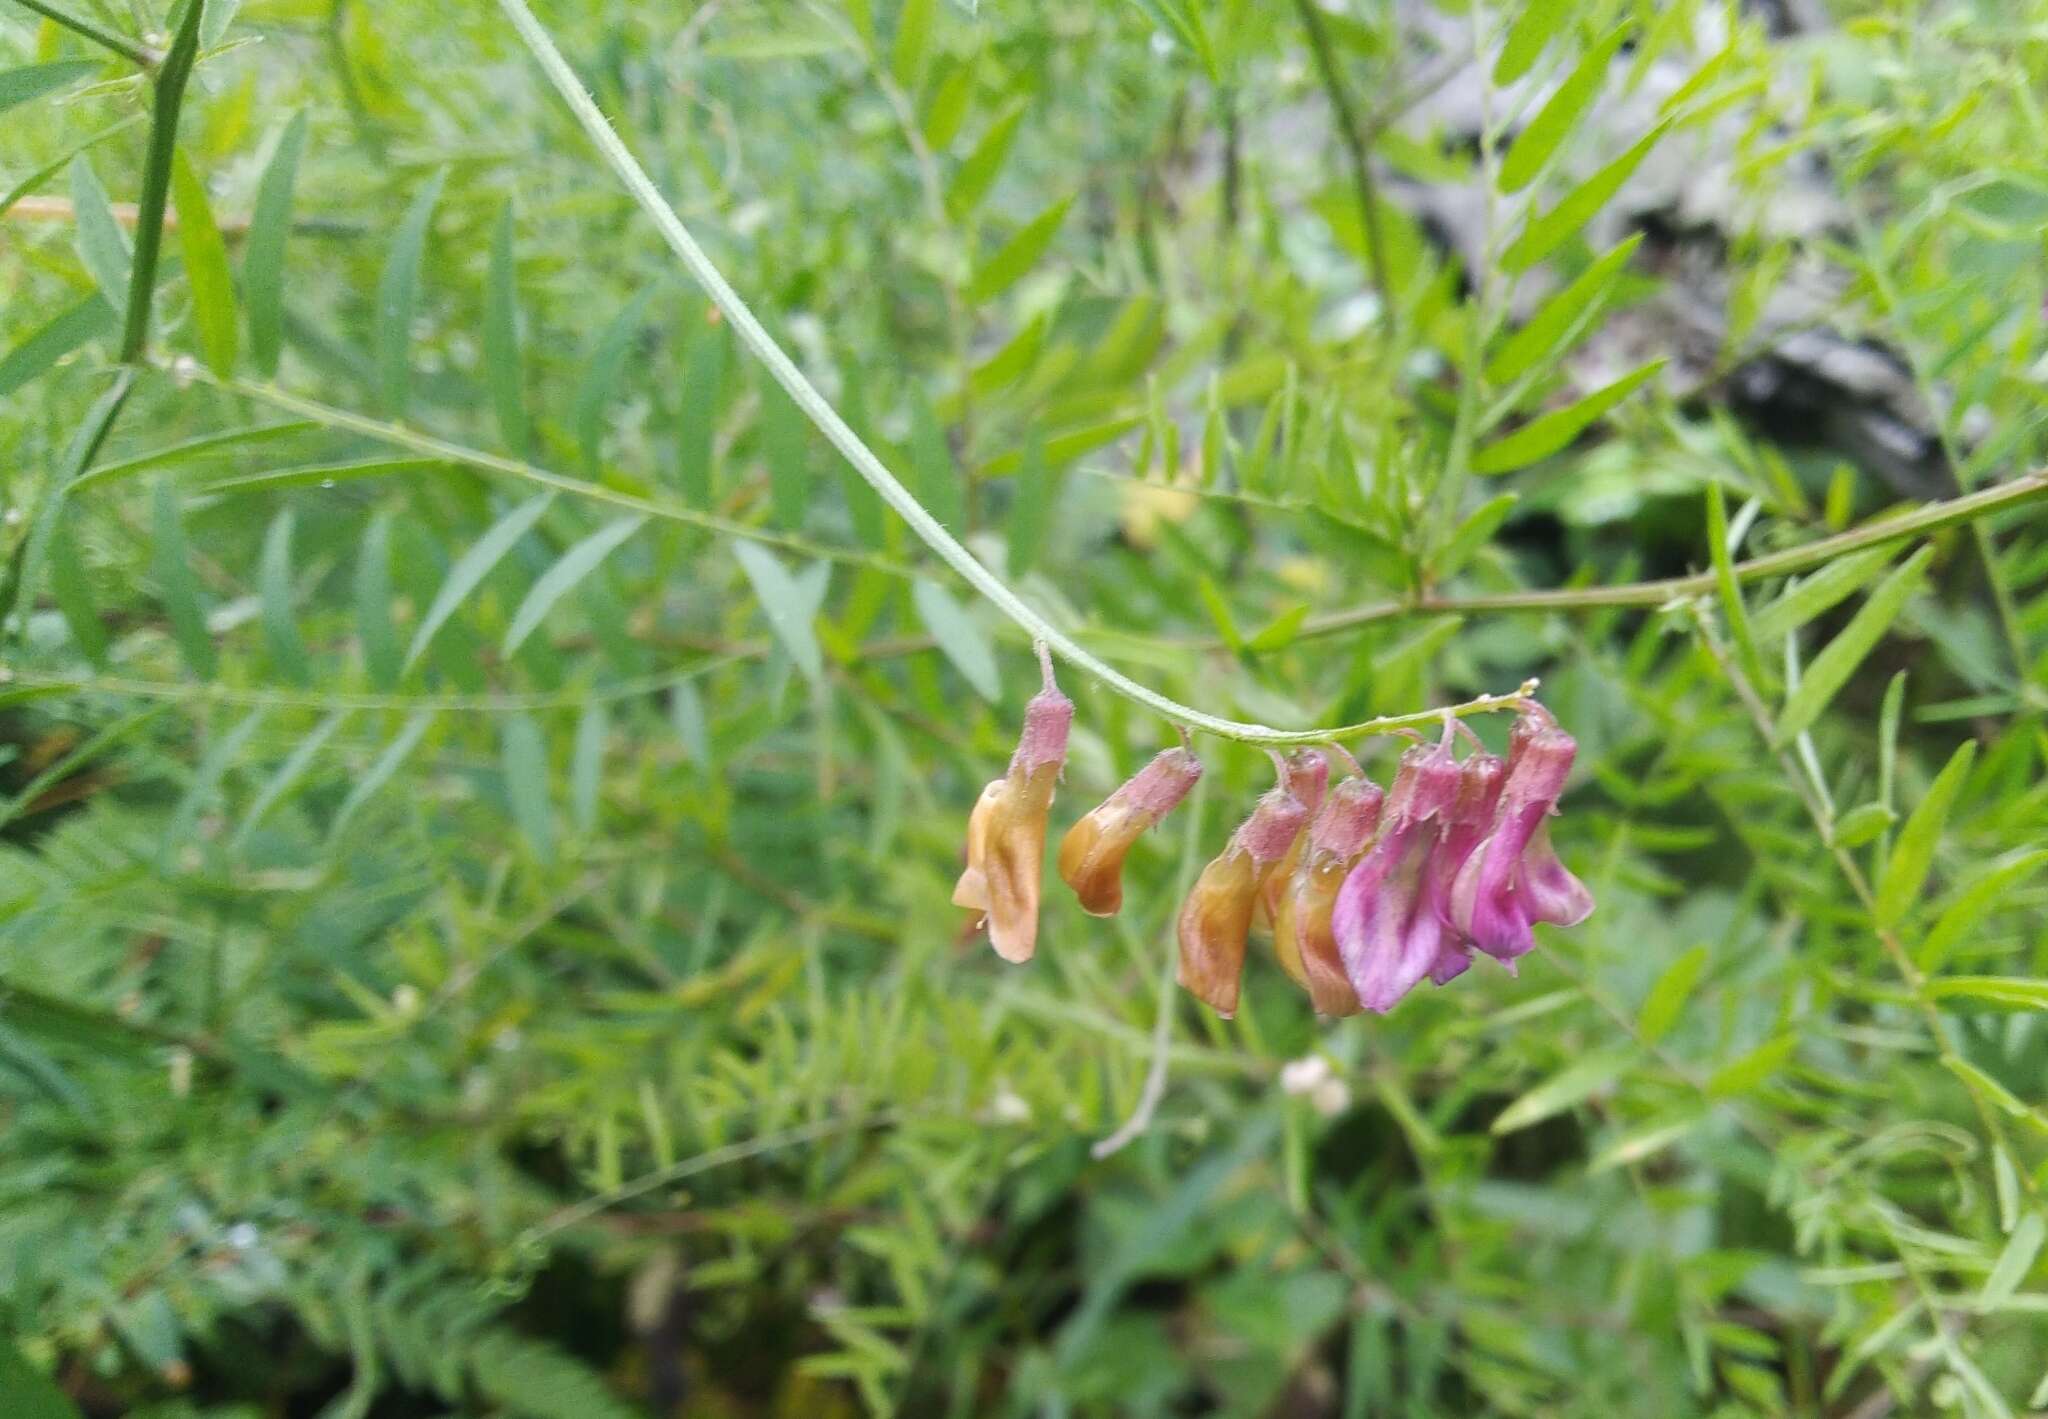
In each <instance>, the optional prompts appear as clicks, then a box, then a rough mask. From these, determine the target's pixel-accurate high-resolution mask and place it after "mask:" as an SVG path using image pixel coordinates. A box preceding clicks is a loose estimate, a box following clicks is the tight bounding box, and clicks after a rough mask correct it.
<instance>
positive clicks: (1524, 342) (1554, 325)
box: [1486, 232, 1643, 385]
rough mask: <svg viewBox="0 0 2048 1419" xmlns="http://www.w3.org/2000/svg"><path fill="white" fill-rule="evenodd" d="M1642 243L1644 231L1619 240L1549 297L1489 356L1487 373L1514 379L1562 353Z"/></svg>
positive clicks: (1493, 377)
mask: <svg viewBox="0 0 2048 1419" xmlns="http://www.w3.org/2000/svg"><path fill="white" fill-rule="evenodd" d="M1642 244H1643V238H1642V234H1641V233H1640V232H1638V233H1637V234H1636V235H1634V236H1631V237H1629V238H1628V239H1627V240H1625V241H1622V242H1618V243H1617V244H1616V245H1615V246H1614V247H1613V249H1612V250H1610V251H1608V252H1606V253H1605V254H1603V255H1602V256H1601V257H1600V258H1599V259H1598V260H1597V261H1595V262H1593V264H1592V265H1590V266H1588V267H1587V268H1586V269H1585V270H1584V271H1581V272H1580V273H1579V274H1578V276H1577V278H1576V279H1574V280H1573V281H1572V283H1571V284H1570V285H1568V286H1566V287H1565V288H1564V289H1563V290H1561V291H1559V292H1558V293H1557V294H1556V295H1554V296H1552V297H1551V298H1550V299H1549V300H1547V301H1545V302H1544V303H1543V305H1542V306H1541V308H1539V309H1538V310H1537V312H1536V313H1535V314H1534V315H1532V316H1530V317H1529V319H1528V322H1527V323H1526V324H1524V325H1523V326H1522V328H1521V329H1519V330H1517V331H1515V333H1514V334H1512V335H1510V336H1508V338H1507V339H1506V340H1504V341H1502V342H1501V346H1500V348H1499V349H1498V350H1497V351H1495V352H1494V355H1493V358H1492V359H1490V360H1488V361H1487V365H1486V377H1487V379H1489V380H1490V381H1492V382H1493V383H1495V384H1503V385H1504V384H1512V383H1513V382H1514V381H1515V380H1517V379H1520V378H1521V377H1522V376H1523V375H1524V374H1527V373H1528V372H1529V371H1530V370H1532V369H1535V368H1536V366H1537V365H1538V364H1540V363H1542V362H1543V361H1544V360H1545V359H1547V358H1549V357H1551V356H1553V355H1555V354H1558V353H1561V352H1562V351H1563V350H1565V349H1566V348H1568V347H1569V345H1570V344H1571V343H1572V342H1573V341H1574V340H1576V339H1577V338H1578V336H1579V335H1580V334H1582V333H1583V332H1584V330H1585V329H1586V328H1587V327H1588V326H1590V325H1591V324H1592V318H1593V316H1594V315H1596V314H1597V313H1598V312H1599V311H1600V309H1601V308H1602V307H1603V306H1605V305H1606V304H1607V300H1608V297H1610V296H1611V295H1613V294H1614V288H1615V287H1616V286H1617V285H1618V284H1620V280H1621V276H1622V273H1623V272H1625V271H1626V270H1627V269H1628V261H1629V258H1630V257H1631V256H1633V255H1635V250H1636V248H1637V247H1639V246H1641V245H1642Z"/></svg>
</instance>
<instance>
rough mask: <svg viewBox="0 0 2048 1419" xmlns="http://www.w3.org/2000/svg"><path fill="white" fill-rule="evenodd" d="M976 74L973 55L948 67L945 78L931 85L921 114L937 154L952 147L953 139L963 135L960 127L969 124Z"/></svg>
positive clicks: (920, 120)
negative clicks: (968, 116) (967, 122)
mask: <svg viewBox="0 0 2048 1419" xmlns="http://www.w3.org/2000/svg"><path fill="white" fill-rule="evenodd" d="M974 71H975V57H974V56H973V55H971V54H970V55H968V56H967V58H966V59H964V60H962V61H960V62H959V63H956V64H949V65H947V66H946V70H945V76H944V77H943V78H941V79H940V80H939V81H938V82H937V83H936V84H934V85H932V89H931V93H930V94H929V95H928V96H927V97H926V99H925V102H924V107H923V108H922V109H921V110H920V111H919V113H918V119H917V121H918V126H919V127H921V128H923V129H924V141H925V143H926V144H927V145H928V146H929V147H930V148H931V150H932V151H933V152H935V153H942V152H944V151H945V150H946V149H948V148H950V147H952V146H953V140H954V139H955V138H957V137H959V136H960V125H961V124H963V123H965V122H966V121H967V110H968V109H969V107H971V106H972V104H973V102H974V80H975V72H974Z"/></svg>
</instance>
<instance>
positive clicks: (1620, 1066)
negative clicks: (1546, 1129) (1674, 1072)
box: [1492, 1051, 1629, 1135]
mask: <svg viewBox="0 0 2048 1419" xmlns="http://www.w3.org/2000/svg"><path fill="white" fill-rule="evenodd" d="M1628 1063H1629V1056H1628V1055H1627V1054H1626V1053H1623V1052H1621V1051H1614V1052H1610V1053H1604V1054H1595V1055H1592V1056H1590V1057H1589V1058H1586V1059H1582V1060H1580V1061H1578V1062H1577V1063H1576V1064H1571V1065H1567V1066H1566V1067H1565V1068H1564V1069H1563V1070H1562V1071H1560V1072H1559V1073H1557V1074H1555V1075H1553V1076H1551V1077H1550V1078H1549V1079H1546V1080H1544V1081H1543V1082H1542V1083H1541V1084H1538V1085H1537V1086H1536V1087H1535V1088H1533V1089H1531V1090H1530V1091H1529V1092H1528V1093H1526V1094H1524V1095H1522V1096H1521V1097H1520V1098H1518V1099H1516V1100H1515V1101H1514V1102H1513V1103H1511V1104H1509V1105H1508V1106H1507V1107H1506V1108H1504V1109H1502V1110H1501V1111H1500V1115H1499V1116H1498V1117H1497V1118H1495V1119H1494V1121H1493V1124H1492V1131H1493V1133H1494V1134H1496V1135H1499V1134H1503V1133H1513V1132H1514V1131H1515V1130H1516V1129H1518V1128H1527V1127H1528V1126H1529V1125H1530V1124H1532V1123H1541V1122H1542V1121H1543V1120H1544V1119H1547V1118H1549V1117H1551V1116H1552V1115H1553V1114H1560V1113H1563V1112H1564V1111H1565V1110H1566V1109H1568V1108H1570V1107H1572V1105H1574V1104H1578V1103H1583V1102H1584V1101H1585V1100H1587V1099H1589V1098H1591V1097H1592V1096H1593V1095H1594V1094H1596V1093H1598V1092H1599V1091H1600V1090H1602V1089H1604V1088H1606V1087H1607V1086H1608V1085H1609V1084H1612V1083H1613V1082H1614V1081H1615V1080H1616V1079H1617V1078H1619V1077H1620V1076H1621V1073H1622V1071H1623V1070H1625V1069H1627V1068H1628Z"/></svg>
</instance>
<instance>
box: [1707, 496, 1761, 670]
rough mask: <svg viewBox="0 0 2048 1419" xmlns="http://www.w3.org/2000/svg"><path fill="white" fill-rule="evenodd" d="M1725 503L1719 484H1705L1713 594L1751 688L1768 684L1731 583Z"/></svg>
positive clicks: (1736, 588) (1735, 584)
mask: <svg viewBox="0 0 2048 1419" xmlns="http://www.w3.org/2000/svg"><path fill="white" fill-rule="evenodd" d="M1728 541H1729V538H1728V503H1727V499H1725V498H1724V497H1723V496H1722V494H1721V485H1720V484H1719V483H1709V484H1707V551H1708V553H1709V555H1710V556H1711V557H1712V558H1713V563H1714V591H1715V593H1716V594H1717V595H1718V596H1719V598H1720V601H1721V618H1722V619H1723V620H1724V621H1726V622H1727V623H1728V636H1729V639H1731V640H1733V641H1734V642H1735V661H1736V664H1738V665H1740V666H1741V667H1742V673H1743V674H1744V675H1746V676H1748V677H1749V683H1750V684H1752V685H1757V686H1763V685H1768V684H1769V683H1770V680H1769V679H1768V678H1767V677H1766V676H1765V674H1764V662H1763V657H1762V656H1760V655H1758V654H1757V650H1756V637H1755V636H1754V635H1752V634H1751V633H1750V629H1749V609H1748V608H1747V607H1746V606H1744V605H1743V604H1742V587H1741V584H1740V583H1738V582H1737V581H1736V580H1735V559H1734V557H1733V555H1732V553H1731V550H1730V548H1729V546H1728Z"/></svg>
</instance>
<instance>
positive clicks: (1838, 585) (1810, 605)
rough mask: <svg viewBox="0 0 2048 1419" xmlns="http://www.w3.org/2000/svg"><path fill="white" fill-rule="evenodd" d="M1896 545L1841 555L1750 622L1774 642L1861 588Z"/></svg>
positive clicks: (1758, 633)
mask: <svg viewBox="0 0 2048 1419" xmlns="http://www.w3.org/2000/svg"><path fill="white" fill-rule="evenodd" d="M1895 550H1896V549H1895V548H1891V547H1867V548H1865V549H1864V550H1863V551H1861V552H1851V553H1849V554H1848V555H1847V556H1844V557H1837V558H1836V559H1835V560H1834V561H1832V562H1829V563H1828V564H1827V565H1826V566H1824V567H1822V568H1821V569H1820V570H1819V571H1817V572H1815V573H1814V574H1813V575H1812V576H1810V577H1807V578H1806V579H1805V580H1804V581H1802V582H1800V583H1798V584H1797V585H1796V586H1791V587H1788V588H1786V590H1785V593H1784V594H1783V595H1782V596H1780V597H1779V598H1778V599H1777V600H1775V601H1773V602H1771V603H1770V604H1769V605H1768V606H1765V607H1763V608H1762V609H1761V610H1759V611H1758V612H1757V613H1756V615H1755V617H1754V618H1752V620H1751V622H1750V626H1751V629H1752V630H1754V631H1755V632H1756V638H1757V639H1758V640H1759V641H1761V642H1764V643H1765V644H1770V643H1772V642H1774V641H1776V640H1777V639H1778V637H1780V636H1783V635H1787V634H1790V633H1791V632H1793V631H1796V630H1798V629H1799V628H1800V627H1801V626H1803V625H1805V624H1806V623H1807V622H1808V621H1811V620H1812V619H1813V618H1814V617H1815V616H1818V615H1820V614H1821V613H1822V612H1824V611H1827V610H1829V609H1830V608H1832V607H1834V606H1835V605H1837V604H1838V603H1840V602H1842V601H1846V600H1847V599H1848V598H1849V597H1851V596H1853V595H1855V594H1856V592H1857V591H1859V590H1861V589H1862V587H1863V585H1864V583H1866V582H1868V581H1869V580H1870V579H1871V578H1872V577H1874V576H1876V575H1877V574H1878V573H1879V572H1880V571H1882V570H1883V569H1884V568H1885V565H1886V564H1887V563H1889V562H1890V561H1891V559H1892V554H1893V552H1894V551H1895Z"/></svg>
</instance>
